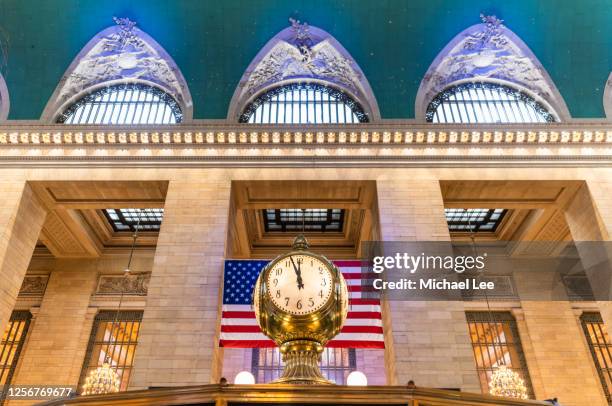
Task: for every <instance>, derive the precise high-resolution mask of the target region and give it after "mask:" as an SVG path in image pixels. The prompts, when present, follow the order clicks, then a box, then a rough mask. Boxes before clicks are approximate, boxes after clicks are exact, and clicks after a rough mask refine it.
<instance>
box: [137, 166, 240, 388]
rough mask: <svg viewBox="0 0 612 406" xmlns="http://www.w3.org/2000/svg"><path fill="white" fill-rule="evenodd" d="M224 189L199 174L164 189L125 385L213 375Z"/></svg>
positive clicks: (192, 381) (196, 380)
mask: <svg viewBox="0 0 612 406" xmlns="http://www.w3.org/2000/svg"><path fill="white" fill-rule="evenodd" d="M205 176H206V175H205V174H202V177H205ZM230 187H231V183H230V181H229V180H224V181H208V180H201V179H186V180H176V181H171V182H170V184H169V186H168V194H167V196H166V203H165V206H164V220H163V222H162V226H161V230H160V233H159V239H158V242H157V249H156V252H155V259H154V261H153V270H152V274H151V281H150V283H149V292H148V296H147V304H146V307H145V311H144V317H143V322H142V329H141V331H140V335H139V337H138V348H137V349H136V359H135V365H134V375H133V376H132V380H131V387H132V388H146V387H149V386H177V385H198V384H208V383H211V382H213V381H216V380H217V379H218V375H219V370H220V359H218V356H219V349H218V343H217V341H218V324H219V320H218V319H219V306H220V303H219V297H220V288H221V280H222V269H223V259H224V254H225V252H224V251H225V241H226V238H227V222H228V213H229V203H230Z"/></svg>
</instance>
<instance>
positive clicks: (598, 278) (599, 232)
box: [565, 181, 612, 337]
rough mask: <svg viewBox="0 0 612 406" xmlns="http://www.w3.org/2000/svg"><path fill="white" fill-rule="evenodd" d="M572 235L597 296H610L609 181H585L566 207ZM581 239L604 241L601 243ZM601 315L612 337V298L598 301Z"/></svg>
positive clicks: (611, 221) (611, 227) (611, 226)
mask: <svg viewBox="0 0 612 406" xmlns="http://www.w3.org/2000/svg"><path fill="white" fill-rule="evenodd" d="M565 218H566V220H567V224H568V226H569V229H570V232H571V234H572V238H573V240H574V241H576V242H577V246H578V252H579V254H580V259H581V261H582V263H583V265H584V266H585V267H587V268H588V269H587V276H588V277H589V279H590V282H591V287H592V288H593V289H594V291H595V295H596V297H597V298H598V299H605V298H608V299H612V269H611V268H610V264H612V242H611V241H610V240H611V236H612V181H597V182H594V181H588V182H587V183H586V184H585V185H583V186H582V187H581V188H580V189H579V190H578V192H577V193H576V196H575V197H574V199H573V200H572V201H571V202H570V204H569V205H568V207H567V209H566V211H565ZM582 241H607V243H605V244H602V246H601V247H597V246H596V245H595V244H592V243H587V244H580V242H582ZM598 305H599V309H600V313H601V317H602V319H603V320H604V322H605V324H606V327H607V329H608V333H609V334H610V337H612V302H611V301H610V300H607V301H606V300H600V301H599V302H598Z"/></svg>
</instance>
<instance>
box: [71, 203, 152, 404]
mask: <svg viewBox="0 0 612 406" xmlns="http://www.w3.org/2000/svg"><path fill="white" fill-rule="evenodd" d="M140 213H141V211H140V210H139V211H138V222H137V223H136V228H135V229H134V235H133V236H132V237H133V238H132V249H131V251H130V258H129V260H128V265H127V268H126V269H125V271H124V272H123V275H124V280H123V282H125V283H122V285H121V296H120V297H119V306H118V307H117V312H116V313H115V319H114V320H113V324H112V325H111V332H110V340H109V343H108V346H107V347H106V357H105V358H104V363H103V364H102V366H99V367H98V368H96V369H94V370H93V371H91V372H90V373H89V375H88V376H87V378H86V379H85V384H83V391H82V392H81V395H85V396H87V395H103V394H106V393H115V392H119V389H120V388H121V378H120V377H119V374H118V373H117V368H114V369H113V368H112V367H111V363H112V362H111V358H110V357H109V355H108V354H109V352H110V351H109V350H110V347H111V344H112V340H113V337H115V336H116V339H115V345H116V344H117V341H118V340H119V330H120V327H121V326H120V325H119V324H118V318H119V311H120V310H121V303H122V302H123V294H124V292H125V286H126V285H127V277H128V275H129V274H130V265H132V257H133V256H134V249H135V248H136V238H138V230H139V229H140ZM115 325H116V326H117V332H116V333H115V334H113V332H114V331H115ZM113 352H114V351H113Z"/></svg>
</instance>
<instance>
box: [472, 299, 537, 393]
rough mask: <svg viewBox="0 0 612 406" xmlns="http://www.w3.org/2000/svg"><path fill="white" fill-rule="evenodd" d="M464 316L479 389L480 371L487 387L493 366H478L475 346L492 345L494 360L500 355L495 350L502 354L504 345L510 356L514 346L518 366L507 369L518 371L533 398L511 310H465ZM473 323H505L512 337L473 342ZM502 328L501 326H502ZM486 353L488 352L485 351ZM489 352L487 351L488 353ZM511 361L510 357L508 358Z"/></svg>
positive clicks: (531, 386) (525, 360) (523, 353)
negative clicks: (501, 341)
mask: <svg viewBox="0 0 612 406" xmlns="http://www.w3.org/2000/svg"><path fill="white" fill-rule="evenodd" d="M465 318H466V321H467V327H468V335H469V337H470V344H471V346H472V354H473V356H474V362H475V366H476V372H477V374H478V381H479V383H480V385H481V389H482V388H483V381H482V379H481V378H482V376H481V373H483V372H484V376H485V377H486V381H487V382H486V387H487V388H488V387H489V382H490V376H489V373H491V372H492V371H493V367H492V366H491V367H488V368H484V367H483V368H481V367H479V366H478V360H477V358H476V357H477V355H476V348H477V347H483V346H491V345H492V346H493V348H494V351H495V354H494V355H495V361H496V362H498V361H499V360H500V359H501V357H498V355H497V352H498V351H501V354H504V352H503V351H504V348H503V347H504V346H506V347H507V348H508V352H507V353H508V356H509V357H510V358H511V354H512V351H510V347H514V352H515V353H516V356H517V358H518V359H517V361H518V364H519V365H518V366H515V365H512V366H509V367H508V369H511V370H513V371H515V372H518V373H519V374H520V375H521V378H523V381H524V382H525V386H526V387H527V395H528V397H529V399H535V395H534V391H533V385H532V383H531V377H530V374H529V368H528V366H527V359H526V358H525V352H524V350H523V344H522V343H521V336H520V334H519V331H518V325H517V322H516V319H515V318H514V316H513V315H512V313H511V312H509V311H494V312H488V311H466V312H465ZM475 323H479V324H486V325H491V324H502V325H503V324H506V325H507V326H508V330H509V331H510V333H511V335H512V337H511V340H512V341H508V339H506V340H505V342H504V343H499V342H498V343H496V342H495V338H492V342H491V343H489V342H488V341H487V340H486V339H485V341H484V342H480V341H478V342H474V341H472V334H471V324H475ZM502 328H503V327H502ZM487 353H488V352H487ZM488 354H489V353H488ZM510 361H511V363H512V361H513V360H512V359H511V360H510ZM483 362H484V358H483ZM491 364H492V363H491ZM486 393H489V392H488V390H487V391H486Z"/></svg>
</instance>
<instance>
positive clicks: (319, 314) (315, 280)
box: [253, 235, 348, 385]
mask: <svg viewBox="0 0 612 406" xmlns="http://www.w3.org/2000/svg"><path fill="white" fill-rule="evenodd" d="M253 308H254V310H255V317H256V318H257V321H258V323H259V326H260V327H261V331H262V332H263V333H264V334H265V335H267V336H268V337H270V338H271V339H272V340H274V342H275V343H276V345H278V346H279V347H280V352H281V354H282V357H283V361H284V362H285V369H284V370H283V374H282V376H281V377H280V378H279V379H277V380H276V381H274V383H287V384H306V385H312V384H323V385H331V384H332V382H330V381H328V380H327V379H325V378H324V377H323V375H322V374H321V370H320V369H319V359H320V358H321V353H322V352H323V347H324V345H325V344H327V343H328V342H329V340H331V339H332V338H333V337H335V336H336V335H337V334H338V333H339V332H340V330H341V329H342V326H343V324H344V321H345V320H346V316H347V312H348V290H347V287H346V281H345V280H344V277H343V276H342V274H341V273H340V271H339V270H338V268H336V266H334V264H333V263H332V262H331V261H329V260H328V259H327V258H325V257H324V256H322V255H318V254H315V253H313V252H311V251H309V250H308V241H307V240H306V238H305V237H304V236H303V235H299V236H297V237H296V239H295V241H294V243H293V250H292V251H290V252H288V253H286V254H283V255H280V256H278V257H277V258H276V259H274V260H273V261H271V262H270V263H269V264H268V265H267V266H266V267H265V268H264V269H263V270H262V272H261V274H260V275H259V277H258V278H257V282H256V283H255V290H254V292H253Z"/></svg>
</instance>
